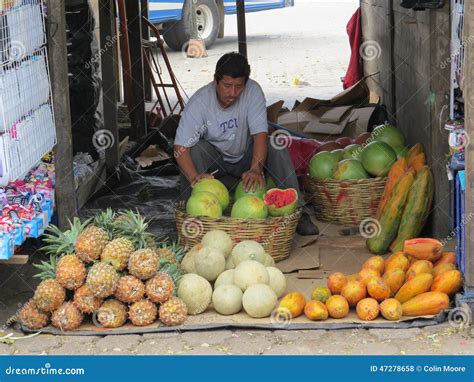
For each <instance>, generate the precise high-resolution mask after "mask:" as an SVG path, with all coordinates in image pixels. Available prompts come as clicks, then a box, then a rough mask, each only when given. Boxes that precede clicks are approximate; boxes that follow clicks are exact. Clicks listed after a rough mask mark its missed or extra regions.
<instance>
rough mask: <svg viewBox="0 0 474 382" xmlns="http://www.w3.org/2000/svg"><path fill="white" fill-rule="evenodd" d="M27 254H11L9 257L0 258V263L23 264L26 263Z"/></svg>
mask: <svg viewBox="0 0 474 382" xmlns="http://www.w3.org/2000/svg"><path fill="white" fill-rule="evenodd" d="M29 258H30V256H28V255H13V256H12V258H11V259H8V260H0V264H1V265H24V264H26V263H28V259H29Z"/></svg>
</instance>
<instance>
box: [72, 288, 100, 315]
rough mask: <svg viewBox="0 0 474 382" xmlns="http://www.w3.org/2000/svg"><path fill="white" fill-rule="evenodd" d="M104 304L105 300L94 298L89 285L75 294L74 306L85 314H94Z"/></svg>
mask: <svg viewBox="0 0 474 382" xmlns="http://www.w3.org/2000/svg"><path fill="white" fill-rule="evenodd" d="M103 302H104V300H103V299H101V298H99V297H96V296H94V293H92V291H91V290H90V289H89V287H88V286H87V285H83V286H81V287H80V288H79V289H77V290H76V291H75V292H74V304H76V306H77V308H78V309H79V310H80V311H81V312H82V313H84V314H88V313H94V312H95V311H96V310H97V309H99V307H100V306H101V305H102V303H103Z"/></svg>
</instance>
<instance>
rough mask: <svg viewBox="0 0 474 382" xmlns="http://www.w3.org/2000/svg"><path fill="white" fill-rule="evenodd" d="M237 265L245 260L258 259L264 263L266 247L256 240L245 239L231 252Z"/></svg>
mask: <svg viewBox="0 0 474 382" xmlns="http://www.w3.org/2000/svg"><path fill="white" fill-rule="evenodd" d="M231 256H232V258H233V261H234V264H235V266H237V265H239V264H240V263H241V262H242V261H245V260H256V261H258V262H260V263H261V264H263V263H264V262H265V258H266V256H265V249H264V248H263V247H262V245H261V244H260V243H258V242H256V241H254V240H244V241H241V242H240V243H238V244H237V245H236V246H235V247H234V248H233V249H232V254H231Z"/></svg>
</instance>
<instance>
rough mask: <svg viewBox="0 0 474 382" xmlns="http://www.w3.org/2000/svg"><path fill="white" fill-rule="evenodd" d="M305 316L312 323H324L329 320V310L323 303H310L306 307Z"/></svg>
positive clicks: (312, 301)
mask: <svg viewBox="0 0 474 382" xmlns="http://www.w3.org/2000/svg"><path fill="white" fill-rule="evenodd" d="M304 315H305V316H306V318H307V319H308V320H311V321H324V320H326V319H327V318H328V309H327V308H326V305H324V303H322V302H321V301H315V300H311V301H308V302H307V303H306V305H305V307H304Z"/></svg>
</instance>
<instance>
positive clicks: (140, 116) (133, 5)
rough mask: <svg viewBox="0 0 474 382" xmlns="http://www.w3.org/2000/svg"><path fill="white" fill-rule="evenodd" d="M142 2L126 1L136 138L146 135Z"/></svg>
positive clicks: (137, 0)
mask: <svg viewBox="0 0 474 382" xmlns="http://www.w3.org/2000/svg"><path fill="white" fill-rule="evenodd" d="M140 2H141V1H140V0H128V1H126V10H127V22H128V36H129V44H130V45H129V46H130V57H131V61H132V78H133V82H132V94H133V100H132V105H133V106H132V110H131V112H132V118H133V120H134V121H135V129H136V131H134V134H135V138H140V137H143V136H144V135H145V134H146V131H147V129H146V112H145V86H144V82H145V79H144V74H143V72H144V70H143V56H142V19H141V17H142V13H141V7H140Z"/></svg>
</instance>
